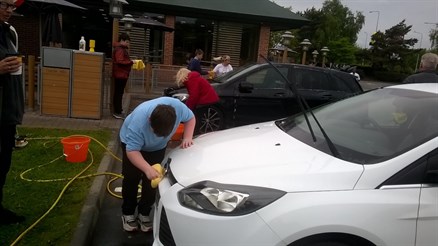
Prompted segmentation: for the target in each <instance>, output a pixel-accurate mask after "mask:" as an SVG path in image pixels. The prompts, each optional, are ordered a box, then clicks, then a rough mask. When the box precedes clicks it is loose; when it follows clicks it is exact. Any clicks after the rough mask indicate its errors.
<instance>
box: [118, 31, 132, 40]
mask: <svg viewBox="0 0 438 246" xmlns="http://www.w3.org/2000/svg"><path fill="white" fill-rule="evenodd" d="M122 40H124V41H126V40H129V41H131V38H130V37H129V35H128V34H127V33H124V32H122V33H120V35H119V42H120V41H122Z"/></svg>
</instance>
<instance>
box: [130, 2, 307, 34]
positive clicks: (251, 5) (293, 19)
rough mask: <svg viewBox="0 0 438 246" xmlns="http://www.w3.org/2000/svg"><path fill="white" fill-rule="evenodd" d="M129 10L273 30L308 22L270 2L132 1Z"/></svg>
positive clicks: (290, 27) (296, 26)
mask: <svg viewBox="0 0 438 246" xmlns="http://www.w3.org/2000/svg"><path fill="white" fill-rule="evenodd" d="M129 3H130V7H135V8H136V9H137V6H138V7H141V6H142V7H144V8H145V9H147V11H148V12H154V13H163V14H167V15H175V16H189V17H197V18H209V19H211V18H216V19H224V18H225V19H224V20H226V21H227V22H230V21H232V22H246V23H251V24H264V25H269V26H270V27H271V30H273V31H277V30H287V29H294V28H300V27H302V26H303V25H305V24H306V23H308V20H307V19H306V18H304V17H303V16H301V15H298V14H295V13H293V12H291V11H290V10H289V9H287V8H283V7H281V6H279V5H277V4H275V3H273V2H271V1H269V0H252V1H248V0H222V1H212V0H210V1H209V0H184V1H178V0H130V2H129Z"/></svg>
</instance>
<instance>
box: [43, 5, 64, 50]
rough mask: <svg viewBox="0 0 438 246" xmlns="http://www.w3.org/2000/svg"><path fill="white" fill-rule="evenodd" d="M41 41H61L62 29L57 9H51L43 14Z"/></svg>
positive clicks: (44, 42) (46, 42)
mask: <svg viewBox="0 0 438 246" xmlns="http://www.w3.org/2000/svg"><path fill="white" fill-rule="evenodd" d="M42 31H43V32H42V33H43V35H42V43H43V45H48V44H51V43H52V44H54V45H55V46H57V45H56V44H59V43H62V29H61V23H59V17H58V12H57V11H51V12H48V13H46V14H45V17H44V25H43V30H42Z"/></svg>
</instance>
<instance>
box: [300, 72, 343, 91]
mask: <svg viewBox="0 0 438 246" xmlns="http://www.w3.org/2000/svg"><path fill="white" fill-rule="evenodd" d="M294 77H295V81H296V85H297V87H298V88H299V89H308V90H324V91H333V90H338V89H337V85H336V84H334V83H330V82H331V81H329V79H328V76H327V74H325V73H324V72H322V71H316V70H307V69H301V68H296V69H295V70H294Z"/></svg>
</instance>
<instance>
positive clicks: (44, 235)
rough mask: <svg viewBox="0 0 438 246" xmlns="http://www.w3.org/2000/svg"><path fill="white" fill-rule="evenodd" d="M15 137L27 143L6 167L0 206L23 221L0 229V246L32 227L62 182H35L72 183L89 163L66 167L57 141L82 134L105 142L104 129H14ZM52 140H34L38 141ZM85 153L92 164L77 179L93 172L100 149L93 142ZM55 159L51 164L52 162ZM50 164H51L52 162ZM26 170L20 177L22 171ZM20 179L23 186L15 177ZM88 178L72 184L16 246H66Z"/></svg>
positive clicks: (107, 136) (107, 134)
mask: <svg viewBox="0 0 438 246" xmlns="http://www.w3.org/2000/svg"><path fill="white" fill-rule="evenodd" d="M19 133H20V135H26V136H27V138H28V141H29V144H28V145H27V146H26V147H24V148H22V149H17V150H15V151H14V152H13V157H12V159H13V160H12V167H11V170H10V171H9V174H8V178H7V180H6V185H5V187H4V190H3V192H4V198H3V205H4V207H6V208H9V209H11V210H13V211H14V212H16V213H18V214H20V215H23V216H25V217H26V221H25V222H24V223H21V224H15V225H8V226H0V245H11V244H12V243H13V242H14V241H15V240H16V239H17V238H18V237H19V236H20V235H23V234H22V233H23V232H24V231H26V229H28V228H29V227H30V226H31V225H32V224H34V223H35V222H36V221H37V220H38V219H39V218H40V217H41V216H42V215H43V214H44V213H46V211H47V210H49V208H50V207H51V206H52V204H53V203H54V202H55V201H56V200H57V198H58V196H59V194H60V193H61V191H62V190H63V188H64V186H65V185H66V184H67V183H68V182H69V181H68V180H62V181H51V182H46V181H44V182H41V181H34V180H54V179H61V178H73V177H74V176H76V175H77V174H78V173H80V172H81V171H82V170H84V169H85V168H87V167H88V166H89V165H90V163H91V162H92V158H91V155H90V153H88V156H87V160H86V161H85V162H83V163H70V162H67V161H66V160H65V157H61V156H62V155H63V145H62V144H61V143H60V139H61V138H62V137H66V136H70V135H87V136H90V137H92V138H95V139H97V140H98V141H99V142H100V143H102V144H103V145H104V146H107V145H108V143H109V141H110V140H111V135H112V132H111V131H110V130H99V131H92V130H89V131H83V130H63V129H42V128H41V129H40V128H20V129H19ZM46 137H49V138H54V139H45V140H42V139H39V138H46ZM89 150H90V151H91V152H92V155H93V158H94V160H93V164H91V167H90V168H89V169H88V170H87V171H86V172H85V173H84V174H83V175H89V174H94V173H96V171H97V169H98V166H99V164H100V162H101V159H102V157H103V156H104V154H105V152H106V150H105V149H104V148H103V147H102V146H101V145H100V144H99V143H97V142H96V141H94V140H93V139H92V140H91V142H90V145H89ZM58 157H61V158H59V159H58V160H55V159H56V158H58ZM53 160H55V161H53ZM29 169H31V170H30V171H28V172H26V171H27V170H29ZM23 172H26V173H25V174H24V176H25V178H26V179H31V180H33V181H26V180H24V179H22V178H21V177H20V175H21V174H22V173H23ZM93 180H94V177H90V178H82V179H77V180H75V181H74V182H73V183H72V184H71V185H70V186H69V187H68V188H67V189H66V191H65V193H64V195H63V196H62V197H61V199H60V200H59V203H58V204H57V205H56V206H55V207H54V209H53V210H52V211H51V212H50V213H49V214H48V215H47V216H46V217H45V218H44V219H42V220H41V222H39V223H38V224H37V225H36V226H35V227H33V228H32V229H31V230H29V231H28V232H27V233H26V234H24V236H23V237H22V238H21V240H19V243H17V244H16V245H69V244H70V241H71V239H72V236H73V234H74V232H75V229H76V225H77V223H78V221H79V216H80V212H81V209H82V206H83V204H84V202H85V199H86V197H87V195H88V191H89V188H90V187H91V184H92V183H93Z"/></svg>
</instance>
